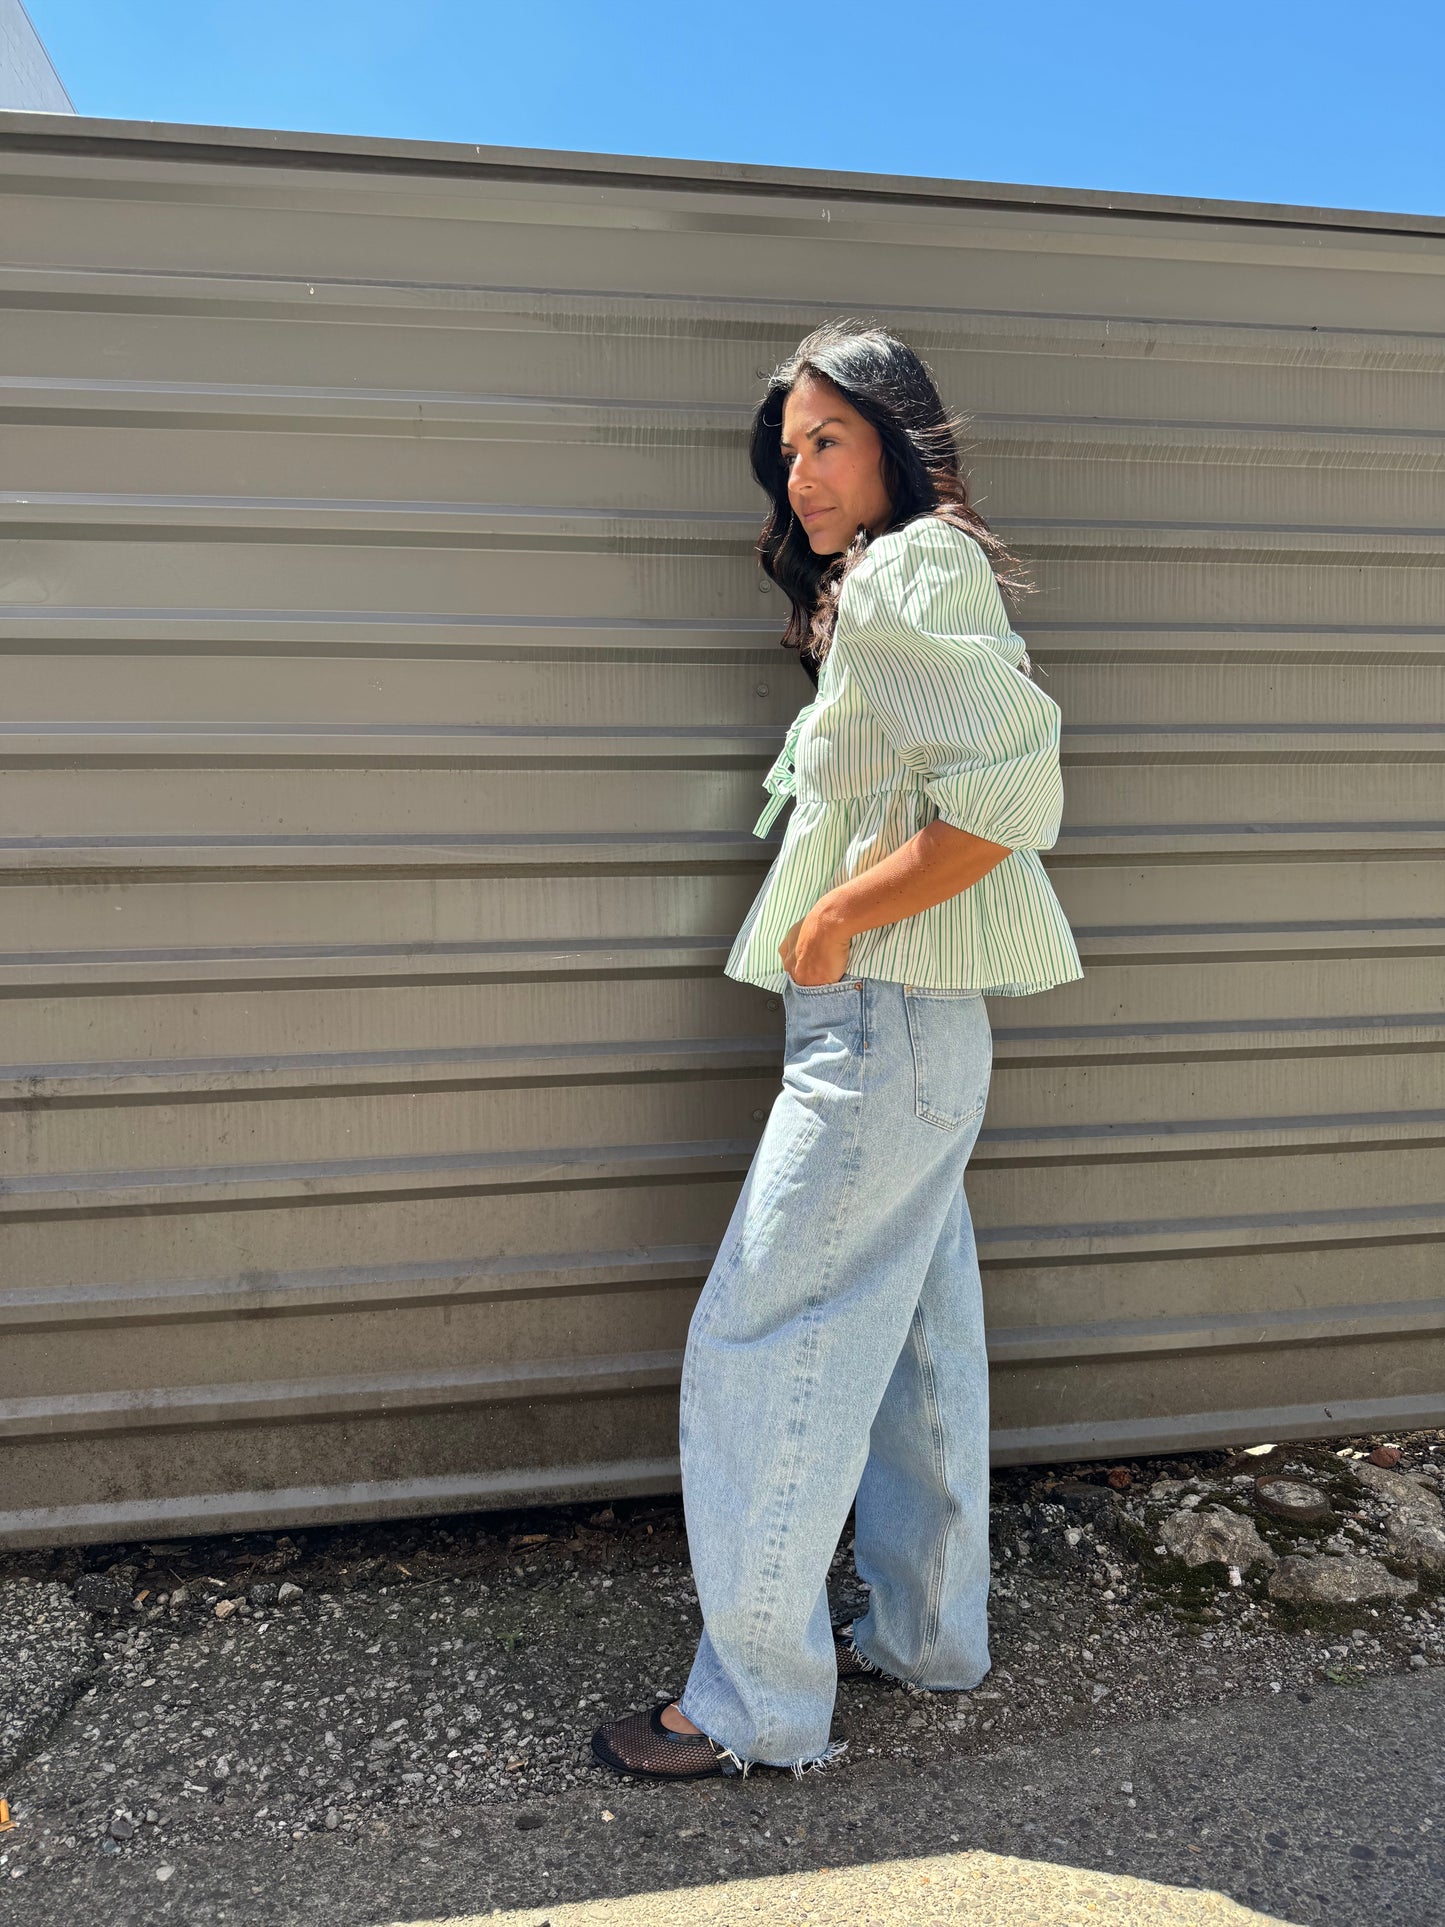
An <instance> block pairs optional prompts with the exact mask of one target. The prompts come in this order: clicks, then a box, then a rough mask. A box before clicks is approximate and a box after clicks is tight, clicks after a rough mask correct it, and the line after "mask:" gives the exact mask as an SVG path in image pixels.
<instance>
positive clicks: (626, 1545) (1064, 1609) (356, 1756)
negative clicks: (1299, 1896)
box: [0, 1432, 1445, 1882]
mask: <svg viewBox="0 0 1445 1927" xmlns="http://www.w3.org/2000/svg"><path fill="white" fill-rule="evenodd" d="M1381 1443H1382V1442H1381V1441H1379V1440H1376V1439H1364V1440H1357V1441H1354V1442H1353V1443H1352V1444H1349V1445H1343V1444H1341V1442H1340V1441H1337V1440H1336V1441H1329V1442H1325V1443H1311V1444H1293V1445H1289V1446H1285V1447H1272V1448H1269V1449H1267V1450H1265V1449H1259V1450H1256V1451H1254V1452H1248V1451H1243V1450H1241V1451H1239V1452H1225V1451H1218V1452H1207V1453H1197V1454H1195V1455H1193V1456H1192V1457H1191V1458H1190V1459H1187V1460H1178V1459H1175V1460H1162V1459H1158V1460H1150V1461H1132V1462H1129V1463H1128V1464H1125V1465H1115V1466H1109V1465H1079V1466H1073V1467H1063V1468H1052V1469H1051V1468H1041V1467H1036V1466H1031V1467H1021V1468H1011V1469H1008V1470H1005V1471H1001V1472H999V1473H998V1474H996V1476H995V1481H994V1493H993V1500H994V1503H993V1515H992V1517H993V1553H994V1589H993V1597H992V1603H991V1614H992V1626H993V1655H994V1665H993V1670H992V1672H991V1673H990V1675H989V1676H988V1678H987V1679H986V1680H985V1681H984V1683H983V1685H982V1686H981V1687H980V1688H979V1689H978V1690H977V1691H976V1692H974V1693H971V1694H950V1693H939V1694H929V1693H918V1694H904V1693H899V1692H891V1691H888V1690H886V1689H884V1688H879V1687H877V1686H863V1687H845V1688H843V1689H842V1690H841V1691H840V1694H839V1701H838V1713H837V1719H836V1724H835V1731H836V1732H837V1735H838V1737H840V1738H842V1739H846V1740H847V1741H848V1743H849V1751H848V1754H847V1756H846V1757H845V1759H844V1761H843V1762H841V1763H840V1768H841V1772H842V1773H843V1774H846V1772H847V1769H848V1767H849V1765H852V1764H863V1765H867V1764H868V1763H869V1762H871V1761H876V1762H879V1763H880V1764H881V1763H884V1762H887V1761H891V1760H900V1759H902V1760H906V1761H909V1762H912V1763H917V1764H919V1765H925V1764H927V1763H930V1762H947V1761H953V1760H966V1759H968V1758H970V1757H973V1756H977V1755H983V1754H988V1753H991V1752H994V1751H996V1750H998V1749H1000V1748H1004V1747H1009V1746H1014V1745H1017V1744H1018V1743H1020V1742H1023V1741H1028V1740H1032V1739H1035V1738H1038V1737H1039V1736H1042V1735H1048V1734H1053V1733H1063V1732H1069V1731H1071V1730H1074V1729H1078V1728H1086V1727H1090V1726H1093V1727H1098V1726H1100V1725H1105V1724H1110V1725H1112V1724H1119V1723H1123V1724H1129V1723H1138V1722H1143V1721H1149V1720H1157V1719H1160V1718H1163V1717H1167V1716H1169V1715H1171V1714H1174V1713H1178V1712H1180V1711H1182V1710H1184V1709H1186V1708H1190V1707H1196V1706H1201V1705H1209V1704H1219V1703H1221V1702H1229V1701H1231V1700H1243V1699H1246V1698H1250V1697H1255V1696H1259V1697H1265V1696H1271V1695H1280V1694H1291V1695H1295V1696H1296V1697H1297V1698H1298V1699H1299V1700H1301V1701H1303V1702H1305V1703H1308V1702H1309V1701H1310V1700H1311V1699H1312V1698H1314V1697H1316V1695H1317V1693H1318V1691H1319V1690H1320V1687H1321V1682H1322V1681H1331V1682H1340V1681H1350V1680H1363V1679H1364V1678H1366V1677H1367V1676H1369V1675H1379V1674H1387V1673H1393V1672H1409V1671H1411V1670H1412V1669H1413V1670H1415V1671H1419V1670H1421V1669H1422V1668H1428V1667H1434V1666H1442V1665H1445V1596H1442V1595H1445V1585H1442V1582H1441V1579H1440V1576H1439V1575H1438V1574H1435V1573H1432V1572H1430V1571H1428V1570H1426V1569H1425V1568H1424V1567H1421V1569H1420V1570H1418V1571H1415V1572H1411V1573H1410V1574H1409V1575H1408V1580H1409V1583H1410V1584H1411V1585H1412V1586H1413V1587H1414V1588H1415V1590H1414V1591H1412V1592H1411V1594H1410V1596H1409V1597H1408V1598H1403V1599H1379V1600H1363V1599H1354V1600H1352V1601H1348V1602H1345V1603H1337V1604H1328V1603H1326V1604H1320V1603H1317V1602H1316V1601H1313V1600H1309V1599H1305V1600H1297V1601H1280V1600H1278V1599H1277V1598H1271V1596H1270V1582H1271V1575H1272V1573H1273V1574H1274V1575H1275V1576H1276V1577H1277V1574H1278V1572H1279V1571H1280V1570H1281V1569H1282V1568H1283V1567H1288V1568H1290V1569H1292V1570H1293V1569H1300V1570H1305V1569H1307V1570H1308V1571H1309V1572H1318V1571H1323V1570H1324V1569H1325V1568H1327V1567H1328V1568H1330V1569H1336V1568H1337V1569H1339V1570H1340V1571H1341V1572H1342V1573H1343V1572H1344V1571H1345V1570H1346V1569H1347V1567H1348V1565H1349V1564H1350V1563H1356V1564H1358V1563H1361V1562H1365V1561H1373V1562H1374V1563H1375V1564H1377V1565H1378V1566H1379V1567H1380V1569H1381V1571H1383V1572H1384V1573H1385V1574H1386V1577H1387V1578H1388V1577H1390V1576H1391V1574H1392V1572H1393V1573H1394V1577H1395V1580H1396V1582H1397V1583H1398V1582H1399V1581H1400V1580H1401V1579H1403V1578H1404V1577H1405V1574H1404V1572H1403V1570H1397V1569H1399V1568H1401V1561H1400V1556H1399V1548H1400V1543H1401V1541H1400V1539H1399V1534H1398V1528H1399V1526H1400V1523H1401V1521H1402V1520H1403V1519H1407V1518H1408V1519H1409V1520H1411V1521H1413V1522H1414V1523H1415V1524H1416V1525H1426V1524H1428V1523H1429V1522H1430V1519H1431V1518H1432V1517H1434V1516H1435V1515H1434V1514H1433V1513H1432V1512H1431V1507H1432V1506H1436V1507H1438V1495H1439V1494H1440V1492H1441V1491H1442V1490H1445V1479H1442V1468H1445V1434H1442V1433H1435V1432H1432V1433H1418V1434H1413V1435H1410V1436H1409V1437H1407V1438H1401V1439H1398V1440H1395V1441H1390V1442H1389V1443H1394V1444H1398V1445H1399V1446H1400V1447H1401V1450H1402V1458H1401V1461H1400V1473H1387V1474H1386V1475H1385V1476H1386V1477H1389V1478H1399V1477H1400V1476H1401V1475H1402V1474H1403V1475H1405V1478H1404V1484H1403V1486H1402V1487H1397V1486H1388V1487H1387V1486H1385V1485H1383V1484H1382V1483H1381V1480H1380V1478H1379V1477H1378V1476H1376V1477H1374V1478H1369V1479H1363V1480H1362V1478H1361V1476H1360V1468H1361V1466H1362V1465H1364V1466H1365V1468H1366V1470H1367V1471H1368V1472H1370V1473H1375V1474H1378V1472H1379V1468H1378V1467H1376V1466H1369V1465H1368V1464H1367V1462H1366V1461H1365V1458H1364V1455H1365V1454H1366V1453H1368V1452H1369V1451H1370V1450H1371V1449H1372V1448H1378V1447H1379V1445H1380V1444H1381ZM1260 1478H1264V1479H1267V1480H1287V1481H1298V1482H1302V1483H1305V1484H1308V1485H1310V1486H1312V1487H1313V1488H1315V1490H1316V1491H1318V1492H1319V1493H1320V1494H1321V1495H1322V1496H1323V1497H1324V1499H1325V1500H1326V1501H1327V1503H1328V1506H1329V1511H1328V1512H1327V1514H1326V1516H1325V1517H1324V1518H1323V1519H1317V1520H1315V1521H1313V1522H1304V1521H1301V1520H1298V1519H1280V1518H1278V1517H1276V1516H1274V1515H1272V1514H1271V1513H1269V1512H1268V1511H1266V1510H1265V1509H1264V1508H1263V1507H1262V1506H1261V1505H1260V1504H1259V1503H1258V1502H1257V1499H1256V1480H1257V1479H1260ZM1216 1509H1217V1510H1216ZM1221 1512H1222V1513H1223V1514H1225V1515H1227V1520H1228V1521H1229V1522H1230V1523H1228V1524H1227V1526H1224V1527H1221V1524H1220V1519H1219V1514H1220V1513H1221ZM1181 1520H1182V1521H1184V1522H1189V1521H1191V1520H1192V1521H1194V1522H1195V1524H1196V1525H1197V1527H1198V1529H1199V1530H1200V1531H1201V1532H1203V1533H1204V1534H1205V1536H1206V1537H1207V1536H1208V1534H1209V1533H1211V1532H1213V1533H1215V1534H1216V1535H1218V1534H1220V1533H1221V1532H1222V1534H1223V1536H1222V1538H1220V1540H1219V1544H1218V1547H1217V1551H1218V1552H1219V1553H1221V1554H1223V1555H1224V1556H1222V1557H1214V1558H1210V1559H1205V1560H1203V1561H1202V1562H1201V1563H1199V1564H1190V1563H1188V1562H1187V1560H1186V1558H1185V1557H1182V1556H1179V1555H1178V1553H1177V1552H1176V1551H1171V1549H1170V1547H1171V1544H1175V1545H1182V1544H1183V1543H1184V1540H1183V1539H1182V1538H1181V1536H1180V1535H1181V1534H1187V1533H1188V1531H1189V1530H1190V1527H1189V1525H1188V1524H1187V1523H1183V1524H1181V1523H1179V1522H1180V1521H1181ZM1166 1525H1167V1528H1168V1529H1167V1531H1166ZM1392 1525H1393V1526H1394V1527H1395V1528H1396V1534H1395V1536H1394V1537H1393V1538H1392V1536H1391V1531H1390V1528H1391V1526H1392ZM1245 1528H1248V1530H1247V1531H1246V1530H1245ZM1256 1534H1257V1535H1258V1539H1259V1541H1260V1543H1261V1544H1262V1545H1263V1546H1264V1547H1265V1549H1266V1550H1267V1552H1268V1554H1269V1558H1268V1559H1262V1558H1257V1559H1254V1560H1252V1561H1251V1562H1250V1563H1249V1564H1248V1565H1245V1564H1243V1563H1242V1560H1241V1557H1240V1550H1239V1549H1240V1548H1241V1547H1244V1548H1245V1549H1246V1550H1247V1549H1248V1546H1249V1543H1250V1538H1251V1535H1256ZM1190 1544H1191V1545H1194V1549H1195V1550H1197V1549H1198V1546H1197V1544H1195V1542H1193V1541H1191V1542H1190ZM101 1582H104V1583H101ZM831 1589H832V1592H833V1601H834V1607H835V1611H836V1613H837V1614H838V1615H840V1616H846V1615H848V1614H850V1613H851V1612H853V1611H855V1610H856V1609H857V1608H858V1607H859V1606H860V1605H861V1604H862V1595H861V1593H860V1591H859V1589H858V1586H857V1582H856V1580H855V1579H854V1577H853V1575H852V1570H851V1553H850V1548H849V1545H848V1543H847V1541H846V1539H845V1543H844V1544H843V1545H842V1546H841V1547H840V1549H839V1555H838V1558H837V1560H836V1562H835V1566H834V1571H833V1575H832V1581H831ZM698 1623H699V1622H698V1612H697V1601H696V1595H695V1593H694V1591H693V1587H692V1583H691V1577H690V1573H689V1569H688V1565H687V1558H686V1545H685V1540H684V1537H683V1531H682V1519H681V1508H680V1506H679V1505H678V1504H677V1503H676V1502H675V1501H673V1500H664V1501H654V1502H642V1501H630V1502H621V1501H619V1502H618V1503H617V1504H616V1506H615V1507H613V1506H606V1507H603V1508H601V1509H600V1510H598V1509H597V1508H595V1507H583V1506H576V1507H565V1508H556V1509H552V1510H548V1511H535V1512H528V1513H525V1514H523V1513H513V1514H477V1515H467V1516H465V1517H460V1518H436V1519H430V1520H420V1521H412V1522H403V1523H400V1524H397V1523H383V1524H377V1525H368V1526H362V1527H355V1526H347V1527H332V1528H317V1529H308V1530H306V1531H304V1532H302V1531H295V1532H293V1533H289V1534H287V1533H281V1534H261V1533H252V1534H242V1535H235V1536H229V1537H224V1538H220V1537H218V1538H212V1539H204V1540H192V1541H186V1542H177V1543H173V1544H167V1545H161V1544H148V1545H126V1546H110V1547H94V1546H91V1547H85V1548H81V1549H78V1550H77V1549H71V1550H65V1551H58V1552H51V1553H47V1552H17V1553H13V1554H9V1555H5V1556H3V1557H0V1715H3V1742H4V1753H3V1755H0V1792H3V1793H6V1794H8V1797H9V1799H10V1803H11V1811H12V1816H13V1818H14V1820H15V1821H16V1822H17V1824H16V1826H15V1827H14V1829H13V1830H12V1831H10V1832H8V1833H0V1879H3V1878H9V1877H21V1876H24V1875H26V1874H33V1875H35V1876H37V1877H40V1878H44V1877H45V1876H46V1874H47V1872H48V1871H50V1870H52V1869H55V1870H60V1869H63V1868H64V1867H66V1866H67V1865H70V1864H73V1863H74V1862H75V1860H76V1859H77V1857H83V1856H95V1855H104V1856H109V1855H117V1856H122V1857H124V1858H126V1859H128V1860H129V1859H136V1858H141V1859H145V1860H148V1861H151V1862H153V1863H154V1869H155V1878H156V1879H157V1880H158V1881H161V1882H164V1880H165V1879H166V1878H167V1875H166V1868H167V1866H168V1865H169V1864H170V1861H169V1860H168V1858H167V1856H168V1854H175V1853H177V1852H179V1851H180V1850H182V1849H186V1848H190V1847H195V1846H197V1845H201V1844H205V1843H212V1844H215V1845H218V1846H219V1845H223V1844H224V1843H225V1842H226V1841H228V1840H229V1841H237V1842H240V1841H244V1840H247V1839H252V1840H255V1839H258V1838H267V1839H271V1840H274V1841H280V1842H284V1841H286V1840H289V1839H294V1838H295V1837H297V1836H302V1835H306V1834H308V1833H321V1832H327V1833H332V1834H338V1835H341V1836H345V1835H346V1834H347V1833H348V1832H355V1831H356V1830H358V1829H361V1830H364V1829H366V1828H368V1827H370V1826H372V1825H374V1824H377V1823H379V1822H382V1821H385V1822H386V1823H388V1824H391V1825H400V1826H403V1827H409V1826H410V1827H416V1828H420V1829H423V1830H425V1831H426V1832H427V1833H428V1834H429V1835H430V1836H432V1837H434V1838H435V1840H436V1841H437V1842H438V1843H439V1847H444V1845H445V1841H446V1839H447V1838H448V1837H459V1836H460V1833H461V1830H462V1824H463V1823H464V1822H465V1823H466V1824H468V1825H469V1824H470V1821H469V1819H468V1818H467V1816H469V1815H471V1814H473V1813H475V1812H476V1810H477V1809H478V1808H485V1809H488V1810H491V1811H499V1812H507V1813H511V1814H513V1816H514V1821H513V1824H515V1826H516V1827H517V1828H519V1829H522V1830H525V1829H527V1828H528V1827H531V1826H535V1825H537V1824H538V1823H537V1820H536V1818H535V1816H536V1814H537V1813H538V1812H541V1811H545V1810H546V1806H547V1803H548V1802H549V1801H554V1800H556V1799H558V1798H559V1797H562V1796H565V1795H568V1794H570V1793H571V1792H572V1791H573V1790H574V1789H579V1788H581V1789H587V1788H593V1789H596V1790H597V1791H598V1792H601V1793H605V1792H606V1790H607V1788H608V1787H613V1788H615V1787H616V1786H617V1785H618V1782H617V1781H616V1780H614V1779H613V1778H612V1777H611V1776H610V1775H607V1774H605V1773H604V1772H603V1771H602V1770H601V1769H599V1768H597V1767H595V1766H594V1765H593V1763H592V1761H591V1755H590V1751H589V1747H588V1741H589V1737H590V1734H591V1731H592V1729H593V1727H594V1726H596V1725H597V1724H598V1722H599V1721H600V1720H602V1719H604V1718H607V1717H610V1716H612V1715H614V1714H616V1713H621V1712H625V1711H630V1710H632V1709H633V1708H635V1707H637V1706H643V1705H647V1704H649V1703H651V1702H652V1701H654V1700H656V1699H659V1698H662V1697H664V1696H671V1695H673V1694H675V1693H676V1692H678V1691H679V1690H680V1689H681V1687H682V1684H683V1682H684V1680H685V1678H686V1673H687V1667H688V1664H689V1662H690V1660H691V1656H692V1651H693V1647H694V1643H695V1640H696V1636H697V1630H698ZM839 1770H840V1769H835V1770H834V1774H832V1775H830V1776H829V1778H830V1780H832V1779H833V1778H834V1777H836V1775H837V1773H838V1772H839ZM635 1791H636V1792H637V1793H638V1794H639V1795H641V1796H643V1797H651V1796H650V1792H649V1791H648V1789H646V1788H642V1787H639V1788H638V1789H636V1790H635Z"/></svg>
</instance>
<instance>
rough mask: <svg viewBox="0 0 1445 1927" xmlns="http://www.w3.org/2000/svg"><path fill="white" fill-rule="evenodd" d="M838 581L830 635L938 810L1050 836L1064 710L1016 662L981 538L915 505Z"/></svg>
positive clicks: (1031, 846) (1015, 843) (996, 827)
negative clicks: (909, 517)
mask: <svg viewBox="0 0 1445 1927" xmlns="http://www.w3.org/2000/svg"><path fill="white" fill-rule="evenodd" d="M843 587H844V593H843V598H842V602H841V604H840V607H839V611H838V627H837V631H836V633H835V637H834V646H835V647H838V646H839V645H841V653H842V655H843V657H844V660H845V662H846V664H847V667H848V670H849V672H850V673H851V674H852V675H853V676H854V677H855V678H856V679H857V682H858V685H859V687H860V689H861V691H862V693H863V696H864V699H865V701H866V702H867V704H868V705H869V707H870V708H871V710H872V711H873V713H874V715H875V716H876V718H877V721H878V723H879V726H880V727H881V729H882V731H883V734H884V735H885V737H886V738H887V740H888V742H889V744H890V746H891V747H892V749H893V751H894V752H895V754H896V755H897V756H898V757H899V758H900V759H901V760H902V761H903V762H904V763H905V764H906V765H907V766H908V767H909V768H910V769H911V770H913V771H914V773H915V774H916V776H917V777H918V779H919V781H920V782H921V784H922V786H923V788H924V790H925V791H926V792H927V794H928V796H929V798H930V800H931V801H932V803H933V805H934V807H935V808H936V809H937V811H938V814H939V816H940V817H941V818H942V819H943V820H944V822H945V823H950V824H952V825H953V826H954V828H955V829H960V830H968V831H971V832H972V834H973V835H974V836H981V837H986V838H987V839H988V840H989V841H990V842H991V843H1001V844H1004V845H1006V846H1007V847H1008V848H1009V849H1028V850H1046V849H1048V848H1050V846H1051V845H1052V844H1053V843H1054V841H1055V839H1056V838H1057V836H1058V833H1059V819H1060V816H1061V815H1062V812H1063V782H1062V778H1061V776H1060V772H1059V720H1060V719H1059V708H1058V705H1057V703H1055V702H1054V701H1053V699H1052V698H1051V697H1049V696H1046V695H1045V694H1044V692H1043V691H1042V690H1041V689H1039V688H1038V687H1037V686H1036V685H1035V684H1034V683H1032V682H1031V681H1030V680H1029V679H1028V677H1027V676H1025V675H1024V674H1023V673H1022V672H1021V670H1020V669H1019V668H1018V667H1017V664H1018V663H1019V662H1020V661H1022V659H1023V653H1024V652H1023V645H1022V642H1021V641H1020V639H1019V638H1018V637H1017V636H1015V635H1014V633H1013V631H1012V629H1011V628H1010V626H1009V622H1008V617H1007V615H1006V613H1005V611H1004V606H1003V602H1002V599H1001V597H1000V596H999V592H998V587H997V584H996V583H995V581H994V576H993V570H992V568H991V567H990V565H989V560H988V557H987V556H986V555H985V553H984V551H983V549H982V548H981V547H980V546H979V544H978V543H977V542H976V541H975V540H974V539H973V537H972V536H971V535H969V534H967V533H966V532H965V531H964V530H962V529H958V528H954V527H952V526H951V525H950V524H948V523H946V522H941V521H939V520H938V519H937V518H936V517H921V518H919V519H918V520H917V521H914V522H911V523H909V524H907V525H906V527H904V528H902V529H898V530H893V531H890V533H889V534H887V535H885V536H880V537H879V538H878V540H877V541H876V542H875V544H874V546H873V548H872V549H870V551H869V552H868V554H867V555H865V556H864V558H863V560H862V561H861V562H859V563H858V564H857V566H856V567H855V568H854V569H853V571H852V573H851V574H850V575H849V576H848V577H847V579H846V580H845V582H844V585H843Z"/></svg>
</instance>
